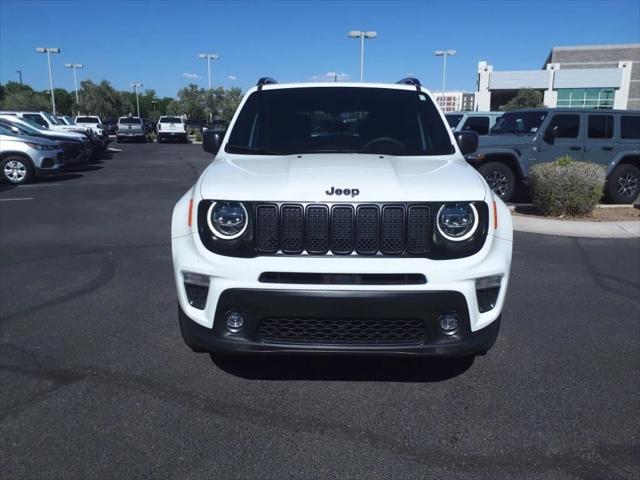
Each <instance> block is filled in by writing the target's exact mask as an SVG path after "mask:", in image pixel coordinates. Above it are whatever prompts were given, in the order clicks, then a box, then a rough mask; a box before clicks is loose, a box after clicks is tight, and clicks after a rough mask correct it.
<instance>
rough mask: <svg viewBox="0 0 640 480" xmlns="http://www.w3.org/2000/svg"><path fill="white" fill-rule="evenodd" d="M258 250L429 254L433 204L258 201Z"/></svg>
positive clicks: (345, 253)
mask: <svg viewBox="0 0 640 480" xmlns="http://www.w3.org/2000/svg"><path fill="white" fill-rule="evenodd" d="M255 212H256V222H255V225H256V232H255V238H256V251H257V252H258V253H262V254H276V253H284V254H300V253H303V252H306V253H308V254H311V255H325V254H327V253H328V252H331V253H333V254H336V255H348V254H352V253H354V252H355V253H357V254H358V255H379V254H385V255H401V254H405V255H426V254H428V253H429V252H430V247H431V235H432V228H431V209H430V207H429V206H428V205H425V204H417V205H405V204H399V205H397V204H391V205H378V204H375V205H359V206H358V207H357V208H354V207H353V206H351V205H334V206H332V207H331V208H330V207H329V206H328V205H322V204H311V205H307V206H306V208H305V206H304V205H301V204H284V205H280V206H278V205H274V204H258V205H256V210H255Z"/></svg>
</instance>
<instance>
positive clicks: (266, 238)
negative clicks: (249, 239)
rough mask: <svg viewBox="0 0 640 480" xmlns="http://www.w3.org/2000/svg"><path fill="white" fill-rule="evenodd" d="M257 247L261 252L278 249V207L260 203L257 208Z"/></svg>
mask: <svg viewBox="0 0 640 480" xmlns="http://www.w3.org/2000/svg"><path fill="white" fill-rule="evenodd" d="M256 225H257V228H256V248H257V249H258V251H259V252H264V253H275V252H277V251H278V247H279V246H280V245H279V242H278V207H277V206H276V205H260V206H258V208H257V209H256Z"/></svg>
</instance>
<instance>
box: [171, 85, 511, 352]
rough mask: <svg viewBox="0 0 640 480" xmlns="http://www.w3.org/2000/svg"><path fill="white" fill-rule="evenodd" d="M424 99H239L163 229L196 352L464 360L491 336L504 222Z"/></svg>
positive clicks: (397, 90) (505, 216) (501, 286)
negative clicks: (419, 356)
mask: <svg viewBox="0 0 640 480" xmlns="http://www.w3.org/2000/svg"><path fill="white" fill-rule="evenodd" d="M476 146H477V135H476V133H475V132H460V133H458V134H456V136H455V138H454V134H453V133H452V132H451V131H450V129H449V128H448V126H447V123H446V121H445V118H444V116H443V115H442V113H441V112H440V111H439V109H438V108H437V107H436V105H435V103H434V101H433V98H432V97H431V95H430V94H429V92H427V91H425V90H424V89H423V88H422V87H421V85H420V82H419V81H418V80H416V79H413V78H408V79H403V80H401V81H400V82H398V83H397V84H366V83H304V84H278V83H277V82H275V81H274V80H272V79H270V78H263V79H261V80H260V81H259V82H258V85H257V86H256V87H254V88H252V89H251V90H249V92H248V93H247V94H246V96H245V97H244V99H243V100H242V103H241V104H240V107H239V108H238V110H237V111H236V114H235V116H234V118H233V120H232V122H231V124H230V126H229V129H228V130H227V131H226V133H223V134H220V132H215V131H207V132H205V134H204V149H205V150H206V151H209V152H211V153H214V154H215V158H214V159H213V162H212V163H211V165H209V167H208V168H207V169H206V170H205V171H204V172H203V173H202V175H201V176H200V178H199V179H198V180H197V181H196V183H195V185H194V186H193V187H192V188H191V189H190V190H189V191H188V192H187V193H186V194H185V195H184V196H183V197H182V198H181V199H180V200H179V201H178V203H177V205H176V207H175V209H174V211H173V218H172V227H171V236H172V252H173V265H174V271H175V280H176V285H177V290H178V303H179V319H180V327H181V330H182V335H183V338H184V340H185V342H186V343H187V345H189V346H190V347H191V348H192V349H193V350H194V351H199V352H202V351H207V352H213V353H231V352H236V353H252V352H274V353H294V352H296V353H297V352H322V353H376V354H423V355H435V356H466V355H473V354H479V353H484V352H486V351H487V350H488V349H489V348H491V346H492V345H493V343H494V342H495V339H496V337H497V334H498V330H499V325H500V317H501V315H500V314H501V310H502V306H503V304H504V300H505V294H506V291H507V284H508V281H509V269H510V264H511V251H512V235H513V234H512V226H511V215H510V212H509V210H508V209H507V207H506V206H505V205H504V203H503V202H502V201H501V200H500V199H498V198H497V197H496V196H495V195H494V194H493V193H492V191H491V189H490V188H489V187H488V186H487V184H486V182H485V181H484V180H483V178H482V177H481V176H480V175H479V174H478V172H476V170H475V169H474V168H473V167H471V166H469V165H468V164H467V162H466V161H465V160H464V157H463V154H465V153H469V152H470V151H473V150H475V148H476Z"/></svg>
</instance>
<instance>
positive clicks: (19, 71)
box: [16, 70, 22, 86]
mask: <svg viewBox="0 0 640 480" xmlns="http://www.w3.org/2000/svg"><path fill="white" fill-rule="evenodd" d="M16 73H17V74H18V78H20V86H22V70H16Z"/></svg>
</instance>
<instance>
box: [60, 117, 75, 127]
mask: <svg viewBox="0 0 640 480" xmlns="http://www.w3.org/2000/svg"><path fill="white" fill-rule="evenodd" d="M63 118H64V119H65V121H66V122H67V125H75V124H76V121H75V120H74V119H73V117H63Z"/></svg>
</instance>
